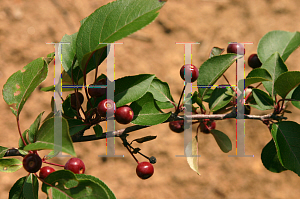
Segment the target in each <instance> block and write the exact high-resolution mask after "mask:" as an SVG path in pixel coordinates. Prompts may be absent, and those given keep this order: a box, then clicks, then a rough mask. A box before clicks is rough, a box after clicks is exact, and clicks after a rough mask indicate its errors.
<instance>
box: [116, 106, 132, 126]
mask: <svg viewBox="0 0 300 199" xmlns="http://www.w3.org/2000/svg"><path fill="white" fill-rule="evenodd" d="M133 116H134V113H133V111H132V109H131V108H130V106H128V105H125V106H121V107H119V108H117V110H116V114H115V119H116V121H117V122H119V123H120V124H128V123H130V122H131V121H132V119H133Z"/></svg>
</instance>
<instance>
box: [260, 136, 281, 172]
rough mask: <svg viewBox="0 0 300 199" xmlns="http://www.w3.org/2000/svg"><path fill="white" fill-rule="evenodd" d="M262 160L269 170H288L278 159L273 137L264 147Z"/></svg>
mask: <svg viewBox="0 0 300 199" xmlns="http://www.w3.org/2000/svg"><path fill="white" fill-rule="evenodd" d="M261 161H262V163H263V165H264V166H265V167H266V169H268V170H269V171H272V172H274V173H280V172H282V171H285V170H287V169H286V168H284V167H283V166H282V164H281V163H280V161H279V159H278V155H277V151H276V147H275V143H274V141H273V139H272V140H271V141H270V142H269V143H268V144H267V145H266V146H265V147H264V148H263V150H262V152H261Z"/></svg>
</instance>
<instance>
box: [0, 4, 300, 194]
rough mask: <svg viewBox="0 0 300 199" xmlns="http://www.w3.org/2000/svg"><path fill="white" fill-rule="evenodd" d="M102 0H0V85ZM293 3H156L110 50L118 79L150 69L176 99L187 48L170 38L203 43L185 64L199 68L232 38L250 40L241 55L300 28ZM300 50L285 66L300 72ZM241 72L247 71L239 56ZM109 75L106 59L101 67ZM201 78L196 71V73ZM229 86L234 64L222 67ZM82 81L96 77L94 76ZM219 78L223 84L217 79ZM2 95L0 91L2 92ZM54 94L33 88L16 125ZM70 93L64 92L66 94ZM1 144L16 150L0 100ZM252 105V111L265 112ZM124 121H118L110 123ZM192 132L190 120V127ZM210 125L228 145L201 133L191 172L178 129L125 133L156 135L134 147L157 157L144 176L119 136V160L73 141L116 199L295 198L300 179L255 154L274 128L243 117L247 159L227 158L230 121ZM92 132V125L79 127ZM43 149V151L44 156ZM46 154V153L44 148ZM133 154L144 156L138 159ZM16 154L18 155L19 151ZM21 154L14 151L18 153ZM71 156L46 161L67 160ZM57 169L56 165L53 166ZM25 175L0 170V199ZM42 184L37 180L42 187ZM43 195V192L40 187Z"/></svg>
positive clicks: (99, 146) (298, 115)
mask: <svg viewBox="0 0 300 199" xmlns="http://www.w3.org/2000/svg"><path fill="white" fill-rule="evenodd" d="M108 2H111V1H109V0H101V1H96V0H89V1H80V0H72V1H71V0H65V1H58V0H46V1H39V0H31V1H29V2H28V1H22V0H1V1H0V21H1V23H0V85H1V88H3V85H4V84H5V82H6V80H7V79H8V77H9V76H11V75H12V74H13V73H15V72H16V71H18V70H21V69H22V68H23V67H24V66H25V65H27V64H28V63H29V62H31V61H33V60H34V59H36V58H38V57H45V56H46V55H47V54H48V53H51V52H53V51H54V46H53V45H47V44H46V43H47V42H59V41H60V40H61V38H62V37H63V36H64V34H73V33H75V32H77V31H78V29H79V27H80V23H79V21H80V20H81V19H83V18H85V17H87V16H88V15H90V14H91V13H92V12H94V11H95V10H96V9H97V8H99V7H100V6H102V5H105V4H107V3H108ZM299 7H300V1H298V0H287V1H276V0H252V1H243V0H205V1H204V0H203V1H201V0H189V1H180V0H169V1H168V2H167V3H166V4H165V5H164V7H163V8H162V9H161V10H160V14H159V16H158V18H157V19H156V20H155V21H154V22H153V23H151V24H150V25H149V26H147V27H145V28H144V29H142V30H140V31H138V32H136V33H134V34H133V35H131V36H130V37H128V38H124V39H122V40H120V41H119V42H123V45H116V49H115V64H116V67H115V71H116V73H115V77H116V79H117V78H120V77H123V76H127V75H137V74H141V73H151V74H156V76H157V77H158V78H159V79H161V80H162V81H165V82H167V83H168V84H169V86H170V89H171V93H172V95H173V98H174V100H175V101H178V99H179V96H180V93H181V90H182V88H183V81H182V80H181V78H180V76H179V70H180V68H181V66H182V65H183V64H184V46H183V45H178V44H175V42H200V45H193V49H192V54H193V59H192V63H193V64H194V65H196V66H197V67H200V65H201V64H202V63H203V62H204V61H205V60H206V59H208V56H209V52H210V50H211V48H212V47H214V46H217V47H221V48H226V47H227V45H228V43H229V42H252V43H253V44H252V45H246V54H245V58H246V59H247V58H248V56H249V55H251V54H252V53H256V48H257V44H258V42H259V40H260V38H261V37H262V36H263V35H265V34H266V33H267V32H269V31H272V30H284V31H291V32H294V31H299V30H300V20H299V18H300V13H299ZM299 61H300V50H299V49H298V50H296V51H295V52H294V53H293V54H292V55H291V56H290V57H289V58H288V60H287V61H286V64H287V66H288V69H289V70H300V66H299ZM53 70H54V67H53V62H52V63H51V65H50V66H49V75H48V77H47V79H46V80H45V81H44V82H43V83H42V84H41V87H45V86H49V85H52V84H53V82H54V81H53V77H54V75H53V74H54V71H53ZM245 70H246V74H248V72H250V70H251V69H250V68H249V67H248V65H247V63H246V69H245ZM100 73H106V63H103V64H102V65H101V67H100ZM200 75H201V74H200ZM225 75H226V77H227V78H228V79H229V81H230V82H231V84H235V67H234V66H232V67H231V68H230V69H229V70H228V71H227V72H226V73H225ZM89 77H90V78H89V79H88V83H92V82H93V73H91V74H90V76H89ZM218 83H219V84H221V83H223V84H224V83H225V80H224V79H222V78H221V79H220V81H219V82H218ZM0 95H1V99H3V98H2V92H1V94H0ZM52 95H53V93H51V92H48V93H45V92H41V91H39V89H37V90H36V91H34V93H33V94H32V96H31V97H30V98H29V99H28V101H27V103H26V104H25V106H24V108H23V111H22V113H21V115H20V123H21V130H22V132H23V131H24V130H25V129H27V128H29V126H30V125H31V124H32V123H33V121H34V120H35V118H36V117H37V116H38V114H39V113H41V112H42V111H44V110H45V111H46V112H45V114H44V117H43V118H45V117H46V115H47V114H48V113H49V112H50V110H51V109H50V100H51V96H52ZM66 95H67V93H64V96H66ZM0 109H1V114H0V128H1V133H0V146H6V147H17V146H18V145H17V143H18V139H19V136H18V132H17V125H16V120H15V117H14V115H13V114H12V113H11V111H10V109H9V107H8V105H7V104H6V103H5V102H4V100H1V102H0ZM289 110H290V111H292V112H293V113H292V114H289V115H287V116H288V118H289V120H293V121H296V122H298V123H299V122H300V111H299V110H296V109H295V108H293V107H292V106H289ZM266 113H269V112H267V111H264V112H261V111H256V110H252V112H251V114H266ZM120 128H124V126H122V125H119V124H116V129H120ZM193 129H194V131H193V133H194V134H195V132H196V131H195V130H196V127H193ZM216 129H218V130H221V131H223V132H224V133H226V134H227V135H228V136H229V137H230V139H231V141H232V143H233V150H232V151H231V152H229V153H228V154H224V153H223V152H222V151H221V150H220V149H219V147H218V146H217V144H216V142H215V140H214V138H213V136H212V135H204V134H200V135H199V155H201V157H200V158H199V172H200V173H201V175H200V176H198V175H197V174H196V173H195V172H194V171H192V170H191V169H190V168H189V166H188V164H187V161H186V158H180V157H175V155H182V154H183V149H184V148H183V144H184V140H183V134H176V133H173V132H171V131H170V129H169V127H168V125H167V124H161V125H157V126H153V127H151V128H147V129H143V130H140V131H136V132H133V133H131V134H130V136H129V140H133V139H135V138H138V137H142V136H145V135H157V139H156V140H154V141H151V142H147V143H144V144H142V145H141V144H135V145H134V146H135V147H140V148H141V149H142V151H141V152H143V153H145V154H146V155H148V156H155V157H156V158H157V163H156V164H155V165H154V167H155V172H154V175H153V176H152V177H151V178H149V179H148V180H141V179H139V178H138V177H137V176H136V173H135V169H136V162H135V161H134V160H133V158H132V157H131V156H130V154H128V152H127V151H126V150H125V148H124V147H123V146H122V144H121V140H120V139H116V148H115V149H116V154H117V155H125V157H124V158H100V157H98V155H104V154H105V140H99V141H94V142H86V143H75V144H74V145H75V150H76V152H77V155H78V157H79V158H82V159H83V161H84V162H85V165H86V174H90V175H94V176H96V177H98V178H100V179H101V180H102V181H104V182H105V183H106V184H107V185H108V187H110V188H111V190H112V191H113V192H114V193H115V195H116V197H117V198H120V199H139V198H143V199H157V198H172V199H173V198H174V199H177V198H178V199H198V198H199V199H200V198H203V199H219V198H220V199H221V198H222V199H224V198H228V199H251V198H253V199H254V198H255V199H260V198H261V199H267V198H272V199H286V198H289V199H293V198H298V197H299V194H300V190H299V188H298V186H297V185H299V183H300V178H299V177H298V176H297V174H295V173H293V172H291V171H285V172H282V173H280V174H275V173H272V172H270V171H268V170H266V169H265V168H264V166H263V164H262V162H261V159H260V155H261V151H262V149H263V147H264V146H265V145H266V144H267V143H268V142H269V141H270V139H271V135H270V133H269V131H268V129H267V128H266V127H265V125H264V124H262V123H261V122H258V121H248V120H247V121H246V127H245V129H246V134H245V144H246V148H245V154H246V155H254V157H253V158H252V157H244V158H241V157H237V158H233V157H228V155H234V154H235V135H236V134H235V120H224V121H217V127H216ZM86 133H87V134H91V133H92V132H91V131H89V132H86ZM41 154H43V153H41ZM45 154H47V152H46V153H44V155H45ZM137 157H138V159H139V161H146V159H144V158H143V157H142V156H137ZM19 158H20V157H19ZM20 159H21V158H20ZM67 160H68V158H54V159H52V160H51V161H52V162H55V163H60V164H65V162H66V161H67ZM55 169H59V168H55ZM25 175H26V172H25V170H24V169H23V168H22V169H20V170H19V171H17V172H15V173H1V174H0V185H1V186H0V198H7V197H8V192H9V190H10V188H11V187H12V185H13V184H14V183H15V181H17V180H18V179H19V178H20V177H23V176H25ZM40 185H41V184H40ZM40 198H46V195H45V194H44V193H42V192H41V193H40Z"/></svg>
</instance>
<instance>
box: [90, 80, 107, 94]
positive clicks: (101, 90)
mask: <svg viewBox="0 0 300 199" xmlns="http://www.w3.org/2000/svg"><path fill="white" fill-rule="evenodd" d="M106 84H107V79H106V78H103V79H100V80H99V81H98V82H97V83H96V84H93V85H91V86H103V85H106ZM88 93H89V94H90V96H91V97H101V96H103V95H105V94H106V88H90V87H89V88H88Z"/></svg>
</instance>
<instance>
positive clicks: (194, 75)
mask: <svg viewBox="0 0 300 199" xmlns="http://www.w3.org/2000/svg"><path fill="white" fill-rule="evenodd" d="M185 67H186V68H187V69H189V70H190V71H191V82H194V81H196V80H197V79H198V76H199V70H198V68H196V66H194V65H192V64H186V65H183V66H182V67H181V69H180V76H181V78H182V79H183V80H185V78H184V74H185V73H184V72H185ZM188 82H189V81H188Z"/></svg>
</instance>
